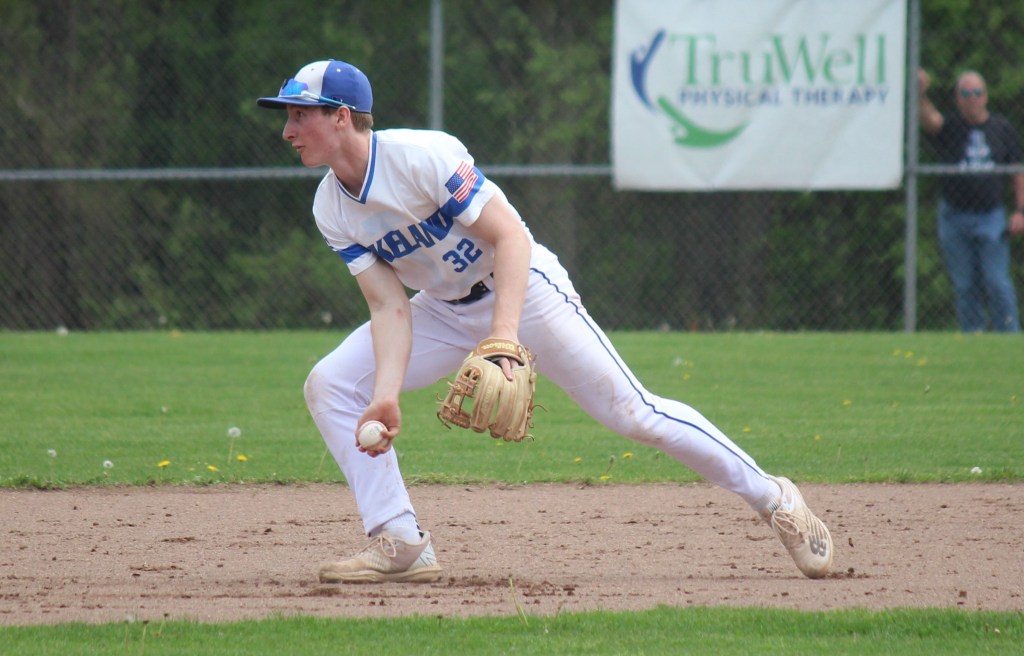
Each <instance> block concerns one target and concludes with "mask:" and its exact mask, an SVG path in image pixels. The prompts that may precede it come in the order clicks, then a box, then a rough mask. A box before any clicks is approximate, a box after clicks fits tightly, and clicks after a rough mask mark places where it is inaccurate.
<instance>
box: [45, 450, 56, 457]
mask: <svg viewBox="0 0 1024 656" xmlns="http://www.w3.org/2000/svg"><path fill="white" fill-rule="evenodd" d="M46 455H48V456H50V457H51V458H56V457H57V449H47V450H46Z"/></svg>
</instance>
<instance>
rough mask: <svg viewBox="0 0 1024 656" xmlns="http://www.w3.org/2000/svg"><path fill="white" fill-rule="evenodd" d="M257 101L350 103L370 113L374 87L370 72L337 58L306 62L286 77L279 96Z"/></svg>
mask: <svg viewBox="0 0 1024 656" xmlns="http://www.w3.org/2000/svg"><path fill="white" fill-rule="evenodd" d="M256 104H258V105H259V106H260V107H269V108H271V109H284V108H285V107H286V106H287V105H304V106H307V107H311V106H317V105H319V106H327V107H348V108H349V109H351V110H352V111H354V112H365V113H370V110H371V109H372V108H373V90H372V89H371V88H370V81H369V80H368V79H367V78H366V75H365V74H364V73H363V72H362V71H361V70H359V69H358V68H356V67H355V66H353V65H352V64H347V63H345V62H343V61H338V60H336V59H327V60H324V61H316V62H313V63H312V64H306V65H305V66H303V67H302V68H301V69H299V72H298V73H296V74H295V77H293V78H291V79H288V80H285V81H284V84H282V85H281V90H280V91H278V92H277V95H276V96H268V97H266V98H257V99H256Z"/></svg>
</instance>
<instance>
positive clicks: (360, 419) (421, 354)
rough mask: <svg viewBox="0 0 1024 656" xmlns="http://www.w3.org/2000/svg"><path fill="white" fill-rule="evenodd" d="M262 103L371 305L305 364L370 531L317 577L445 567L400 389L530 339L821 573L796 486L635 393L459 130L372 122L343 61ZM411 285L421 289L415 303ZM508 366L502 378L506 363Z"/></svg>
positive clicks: (823, 544)
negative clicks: (405, 469) (423, 500)
mask: <svg viewBox="0 0 1024 656" xmlns="http://www.w3.org/2000/svg"><path fill="white" fill-rule="evenodd" d="M257 102H258V104H259V105H260V106H262V107H268V108H283V109H285V110H286V111H287V120H286V121H285V124H284V131H283V133H282V137H283V138H284V140H285V141H287V142H288V143H289V144H291V146H292V147H293V148H294V149H295V151H296V152H297V153H298V155H299V157H300V158H301V160H302V163H303V164H304V165H306V166H310V167H313V166H327V167H329V170H328V171H327V174H326V175H325V176H324V178H323V180H322V181H321V182H320V184H319V187H318V188H317V191H316V195H315V198H314V200H313V216H314V218H315V220H316V224H317V227H318V228H319V230H320V232H321V234H322V235H323V237H324V239H325V240H326V241H327V244H328V245H329V246H330V248H331V249H332V250H333V251H334V252H335V253H336V254H337V255H338V256H340V257H341V259H342V261H343V262H344V263H345V265H346V266H347V267H348V269H349V272H350V273H351V274H352V275H354V276H355V278H356V281H357V283H358V285H359V289H360V290H361V292H362V293H363V295H364V296H365V299H366V303H367V305H368V307H369V311H370V320H369V322H367V323H365V324H363V325H362V326H360V327H359V328H357V329H356V330H355V331H353V332H352V333H351V334H350V335H349V336H348V337H346V338H345V340H344V341H342V343H341V344H340V345H339V346H338V347H337V348H336V349H335V350H334V351H333V352H331V353H330V354H328V355H327V356H326V357H324V358H323V359H322V360H321V361H320V362H319V363H317V364H316V365H315V366H314V367H313V370H312V371H311V372H310V374H309V377H308V379H307V380H306V383H305V388H304V389H305V396H306V403H307V405H308V407H309V411H310V413H311V415H312V417H313V420H314V421H315V423H316V425H317V427H318V428H319V430H320V433H321V434H322V435H323V438H324V441H325V442H326V444H327V447H328V448H329V449H330V451H331V454H332V455H333V456H334V459H335V460H336V461H337V463H338V465H339V466H340V467H341V471H342V472H343V473H344V475H345V478H346V480H347V481H348V485H349V487H350V489H351V490H352V493H353V495H354V496H355V501H356V505H357V507H358V510H359V514H360V515H361V518H362V521H363V527H364V528H365V531H366V533H367V534H368V536H369V537H370V538H371V541H370V543H369V544H368V546H367V547H366V548H365V549H363V550H362V551H361V552H359V553H358V554H356V555H355V556H354V557H352V558H348V559H346V560H341V561H338V562H329V563H326V564H324V565H322V566H321V568H320V572H319V576H320V580H321V581H323V582H380V581H434V580H437V579H439V578H440V577H441V572H442V569H441V566H440V564H439V563H438V559H437V555H436V553H435V551H434V547H433V544H432V542H431V535H430V533H429V532H427V531H424V530H422V529H421V527H420V526H419V524H418V523H417V520H416V511H415V509H414V507H413V504H412V501H411V500H410V498H409V493H408V490H407V489H406V486H405V483H404V482H403V479H402V475H401V473H400V472H399V468H398V460H397V458H396V457H395V452H394V450H392V449H390V445H391V442H392V440H394V439H395V438H397V437H398V435H399V434H400V431H401V427H402V414H401V410H400V408H399V395H400V393H401V392H402V391H404V390H411V389H416V388H421V387H424V386H427V385H432V384H435V383H436V382H437V381H438V380H439V379H440V378H442V377H444V376H447V375H450V374H451V373H452V372H453V371H455V370H456V369H457V368H458V367H459V365H460V363H461V362H462V360H463V358H464V357H465V356H466V354H467V353H468V352H470V351H472V350H473V349H474V347H475V346H476V345H477V344H478V343H480V342H481V341H482V340H484V339H486V338H496V339H500V340H507V341H510V342H513V343H521V344H524V345H526V346H528V347H529V348H530V349H531V350H532V351H533V352H534V353H535V355H536V365H537V370H538V371H539V372H540V373H542V374H544V375H545V376H547V377H548V378H549V379H550V380H552V381H554V382H555V383H556V384H557V385H559V386H560V387H561V388H562V389H563V390H565V392H566V393H567V394H568V395H569V396H570V397H572V398H573V399H574V400H575V401H576V402H577V403H578V404H579V405H580V407H581V408H583V410H585V411H586V412H587V413H588V414H589V415H590V416H591V417H593V418H594V419H596V420H597V421H599V422H600V423H601V424H603V425H604V426H607V427H608V428H610V429H612V430H614V431H616V432H617V433H619V434H621V435H623V436H625V437H627V438H629V439H631V440H634V441H636V442H639V443H641V444H646V445H648V446H652V447H654V448H656V449H659V450H661V451H663V452H665V453H666V454H668V455H670V456H671V457H673V458H675V459H676V460H677V461H679V462H680V463H682V464H684V465H686V466H687V467H690V468H691V469H693V470H694V471H696V472H697V473H698V474H700V475H701V476H702V477H704V478H705V479H706V480H708V481H710V482H712V483H714V484H716V485H719V486H721V487H723V488H725V489H727V490H731V491H733V492H735V493H736V494H738V495H739V496H740V497H741V498H742V499H743V500H744V501H746V502H747V503H748V504H750V506H751V507H752V508H753V510H754V512H756V513H758V514H759V515H760V516H761V517H762V518H764V520H765V521H766V522H767V523H768V524H769V525H770V526H771V527H772V528H773V530H774V531H775V533H776V535H777V536H778V537H779V539H780V540H781V541H782V543H783V544H784V545H785V547H786V549H787V550H788V552H789V553H790V555H791V556H792V557H793V560H794V561H795V563H796V566H797V567H798V568H799V569H800V571H801V572H803V573H804V574H805V575H806V576H808V577H811V578H818V577H822V576H825V575H826V574H827V573H828V572H829V569H830V566H831V563H832V546H833V545H832V537H831V535H830V534H829V531H828V529H827V528H826V527H825V525H824V523H823V522H821V520H819V519H818V518H817V517H816V516H815V515H814V514H813V513H812V512H811V511H810V509H809V508H808V506H807V504H806V503H805V502H804V499H803V497H802V496H801V494H800V492H799V490H798V489H797V488H796V486H795V485H794V484H793V483H792V482H791V481H789V480H788V479H785V478H777V477H773V476H770V475H768V474H767V473H765V472H764V471H763V470H762V469H761V468H760V467H759V466H758V465H757V463H755V462H754V460H753V459H752V458H751V457H750V456H749V455H747V454H746V453H745V452H744V451H743V450H742V449H741V448H740V447H739V446H737V445H736V444H735V443H733V441H732V440H730V439H729V438H728V437H727V436H726V435H724V434H723V433H722V432H721V431H720V430H719V429H718V428H716V427H715V426H714V425H713V424H712V423H711V422H710V421H708V420H707V419H705V418H704V417H703V416H702V415H701V414H700V413H699V412H697V411H696V410H694V409H693V408H691V407H689V406H687V405H685V404H683V403H680V402H679V401H673V400H670V399H665V398H660V397H658V396H656V395H654V394H652V393H651V392H649V391H648V390H647V389H645V388H644V386H643V385H642V384H641V383H640V381H639V380H637V379H636V377H635V376H634V375H633V373H632V372H631V371H630V369H629V367H628V366H627V365H626V363H625V362H623V361H622V359H621V358H620V357H619V354H618V353H617V352H616V350H615V347H614V346H612V343H611V342H610V341H609V339H608V337H607V336H606V335H605V333H604V331H603V330H602V329H601V328H600V326H598V325H597V323H595V322H594V320H593V318H591V316H590V315H589V314H588V313H587V310H586V308H584V306H583V304H582V303H581V301H580V297H579V294H577V293H576V290H575V289H574V288H573V284H572V282H571V281H570V280H569V276H568V274H567V273H566V271H565V269H564V268H563V267H562V266H561V264H559V261H558V259H557V257H556V256H555V255H554V254H553V253H552V252H551V251H550V250H548V249H547V248H545V247H544V246H543V245H541V244H539V243H537V242H536V241H535V240H534V239H533V237H532V235H531V233H530V231H529V229H528V227H527V226H526V224H525V223H524V222H523V220H522V219H521V218H520V216H519V214H518V213H517V212H516V210H515V208H514V207H513V206H512V205H511V204H510V203H509V201H508V199H507V198H506V197H505V194H504V193H503V192H502V190H501V189H500V188H499V187H498V186H497V185H496V184H495V183H494V182H493V181H491V180H489V179H488V178H487V177H486V176H485V175H484V173H483V172H482V171H481V170H480V169H479V168H477V167H476V165H475V164H474V160H473V157H472V156H471V155H470V154H469V152H467V150H466V148H465V146H464V145H463V144H462V143H461V142H460V141H459V140H458V139H456V138H455V137H453V136H451V135H449V134H447V133H444V132H440V131H432V130H411V129H389V130H380V131H374V130H373V129H372V126H373V117H372V114H371V110H372V107H373V94H372V90H371V87H370V82H369V80H368V79H367V77H366V76H365V75H364V74H363V72H362V71H360V70H359V69H358V68H356V67H355V66H353V65H351V64H348V63H345V62H343V61H337V60H326V61H316V62H313V63H310V64H308V65H306V66H303V67H302V68H301V69H300V70H299V71H298V73H296V75H295V77H293V78H289V79H287V80H286V81H285V82H284V84H283V85H282V86H281V89H280V91H279V93H278V95H276V96H270V97H263V98H259V99H258V100H257ZM406 288H410V289H412V290H416V292H417V293H416V294H415V295H414V296H413V297H412V298H411V299H410V298H409V296H408V294H407V293H406ZM502 366H503V369H504V370H505V372H506V375H508V362H507V361H503V362H502ZM370 420H376V421H379V422H381V423H383V424H384V425H385V426H386V427H387V431H386V432H385V433H384V436H385V438H386V439H385V440H383V442H382V443H381V444H382V446H381V447H378V448H374V449H366V448H363V447H361V446H360V445H359V443H358V441H357V439H356V438H355V436H356V431H357V428H358V427H359V426H361V425H362V424H363V423H364V422H367V421H370Z"/></svg>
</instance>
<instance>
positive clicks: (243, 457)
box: [237, 453, 249, 462]
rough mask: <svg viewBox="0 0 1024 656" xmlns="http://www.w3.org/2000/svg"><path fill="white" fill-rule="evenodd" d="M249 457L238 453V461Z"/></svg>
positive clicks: (243, 460)
mask: <svg viewBox="0 0 1024 656" xmlns="http://www.w3.org/2000/svg"><path fill="white" fill-rule="evenodd" d="M248 459H249V458H247V457H246V456H243V455H242V454H241V453H239V454H238V458H237V460H238V462H245V461H246V460H248Z"/></svg>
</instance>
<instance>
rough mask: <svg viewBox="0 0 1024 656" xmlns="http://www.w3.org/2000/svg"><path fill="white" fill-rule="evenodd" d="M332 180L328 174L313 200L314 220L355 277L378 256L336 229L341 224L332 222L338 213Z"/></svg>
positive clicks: (332, 248) (331, 176)
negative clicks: (332, 191) (332, 197)
mask: <svg viewBox="0 0 1024 656" xmlns="http://www.w3.org/2000/svg"><path fill="white" fill-rule="evenodd" d="M332 178H333V175H332V174H328V175H327V176H326V177H325V178H324V181H323V182H321V183H320V187H319V188H318V189H317V192H316V196H314V198H313V218H314V219H315V220H316V227H317V229H318V230H319V231H320V235H321V236H322V237H323V238H324V241H325V242H327V245H328V246H329V247H330V249H331V250H332V251H334V252H335V253H337V254H338V255H339V256H340V257H341V259H342V260H343V261H344V262H345V266H347V267H348V270H349V272H350V273H351V274H352V275H353V276H355V275H358V274H360V273H362V272H363V271H365V270H366V269H367V268H369V266H370V265H371V264H373V262H374V260H376V259H377V256H376V255H374V254H373V251H371V250H370V249H369V248H367V247H366V246H363V245H362V244H359V243H357V242H355V241H353V240H352V239H351V238H349V237H348V236H347V235H345V234H344V233H343V232H342V231H341V230H340V229H338V228H337V227H336V226H338V225H339V224H340V222H339V221H336V220H332V216H333V213H334V212H336V211H337V209H336V205H337V203H336V202H335V201H334V200H332V199H331V198H330V196H331V189H332V187H331V182H330V181H331V179H332Z"/></svg>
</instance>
